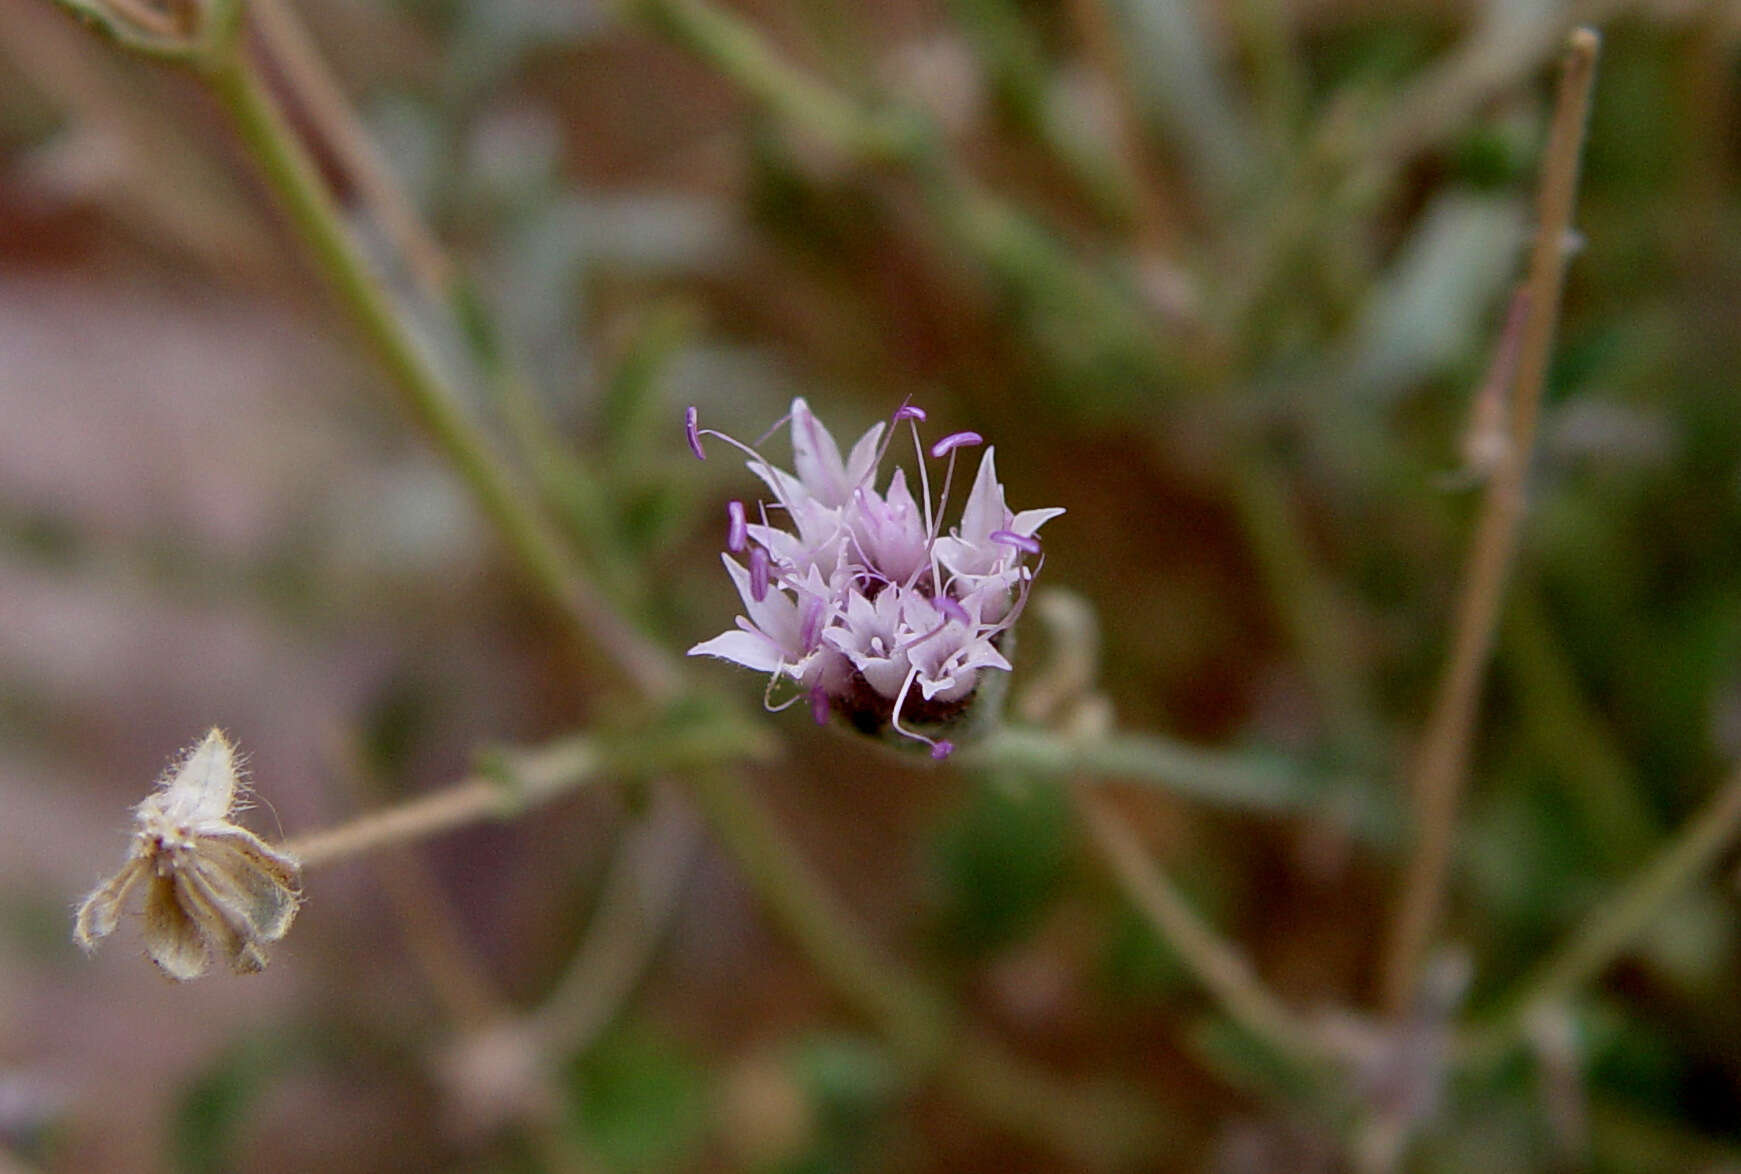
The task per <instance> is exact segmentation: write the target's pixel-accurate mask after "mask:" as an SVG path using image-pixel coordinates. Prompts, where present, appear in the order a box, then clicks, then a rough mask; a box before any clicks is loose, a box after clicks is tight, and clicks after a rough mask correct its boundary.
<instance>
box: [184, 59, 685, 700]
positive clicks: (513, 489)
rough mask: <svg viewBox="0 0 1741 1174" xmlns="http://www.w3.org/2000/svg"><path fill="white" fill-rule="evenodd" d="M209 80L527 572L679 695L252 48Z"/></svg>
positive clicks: (655, 690)
mask: <svg viewBox="0 0 1741 1174" xmlns="http://www.w3.org/2000/svg"><path fill="white" fill-rule="evenodd" d="M209 80H210V83H211V86H212V89H213V92H214V93H216V94H217V96H218V98H219V99H220V100H221V101H222V103H223V104H224V106H225V108H226V109H227V110H228V112H229V114H230V116H231V117H232V118H233V119H234V121H235V124H236V128H237V130H238V131H239V132H240V133H241V136H242V138H243V140H244V141H245V142H246V144H247V145H248V147H249V149H250V150H251V151H252V152H253V154H254V157H255V159H256V160H257V161H258V162H259V164H260V167H261V169H262V170H263V171H264V172H265V177H266V180H267V183H268V184H269V185H270V187H271V188H272V190H273V191H274V193H275V194H276V195H277V196H278V198H279V199H280V200H281V201H282V203H283V205H284V209H285V211H286V212H287V213H288V215H289V216H290V219H291V221H292V223H293V224H294V225H295V227H296V230H297V232H298V234H299V235H300V236H301V237H302V239H303V242H304V243H305V244H306V245H307V246H308V248H309V250H310V251H311V252H312V253H313V254H314V257H315V259H316V261H317V262H318V263H319V265H320V268H321V270H322V271H323V272H324V273H325V275H326V277H327V278H328V280H329V281H330V282H331V283H332V286H333V289H334V291H335V292H336V293H337V294H338V296H339V298H340V300H341V301H342V302H343V303H344V304H345V307H346V309H347V310H348V311H349V312H350V315H351V317H352V319H353V320H355V322H356V323H357V324H358V325H359V326H360V327H361V328H362V330H363V333H364V335H365V336H366V337H367V339H368V341H369V343H370V344H371V345H372V346H373V347H374V349H375V351H376V353H377V354H378V355H379V356H380V358H381V360H382V362H383V363H384V364H385V365H386V367H387V370H388V373H389V374H390V375H392V377H393V381H394V383H395V384H396V385H397V386H398V388H399V391H400V392H401V394H402V396H403V398H404V400H405V403H406V405H407V407H409V408H410V410H411V412H412V414H413V415H414V416H415V417H416V419H417V421H418V423H420V424H421V425H423V427H424V429H425V430H426V431H427V432H428V433H429V434H430V436H431V437H432V438H433V439H434V441H435V443H436V445H437V446H438V447H439V448H440V449H441V451H442V453H443V455H444V456H446V457H447V459H448V460H450V461H451V462H452V463H453V465H454V467H455V469H457V470H458V472H459V474H460V476H461V477H462V478H463V479H464V480H465V482H466V484H467V485H468V486H469V487H470V489H471V491H472V495H473V496H474V497H475V498H476V499H477V501H478V504H479V505H480V506H481V507H482V508H483V510H484V512H485V514H487V515H488V517H489V518H490V520H491V522H493V523H494V524H495V526H496V528H497V530H499V531H500V533H501V534H502V536H503V538H504V539H505V540H506V542H507V544H508V546H509V548H510V549H511V550H512V551H513V553H514V554H515V556H516V557H517V558H518V559H519V561H520V563H521V565H522V566H523V567H524V568H525V570H526V572H527V574H528V575H529V576H530V577H531V578H532V580H533V581H534V582H535V583H536V584H537V585H538V586H539V588H541V589H542V590H543V591H544V593H545V594H547V595H548V596H550V598H551V599H552V600H554V601H556V602H557V603H558V604H559V605H560V606H561V608H562V610H563V614H565V615H566V616H567V617H568V618H569V619H570V620H571V621H572V623H573V624H574V626H575V627H576V628H577V629H578V630H579V631H581V632H582V633H584V634H585V635H587V636H588V637H590V638H591V640H592V641H593V642H594V643H595V644H597V645H598V646H599V648H600V649H601V650H602V651H603V652H604V653H605V654H606V655H607V656H608V657H609V658H610V659H611V660H612V661H613V662H615V664H616V665H617V666H618V667H619V668H620V669H622V671H623V672H624V673H625V675H627V676H628V677H629V678H630V679H631V680H633V681H634V682H635V684H636V685H637V687H639V688H640V690H641V691H642V692H643V693H645V694H646V695H648V696H649V697H654V698H669V697H671V696H673V695H675V694H676V692H677V691H678V689H679V687H680V678H679V676H678V673H677V670H676V668H675V666H674V665H673V664H672V663H671V660H670V657H669V655H668V654H667V653H666V652H665V651H664V650H663V649H661V648H659V647H658V646H657V645H655V644H653V643H652V642H651V641H649V640H647V639H646V637H644V636H642V635H641V634H640V633H639V632H637V631H635V630H634V629H632V628H630V627H629V626H628V625H626V624H625V623H623V622H622V620H621V619H620V618H619V617H618V616H616V615H615V614H614V613H613V612H612V611H611V609H610V608H609V607H608V606H607V605H606V604H605V603H604V601H602V600H601V599H600V598H599V597H598V595H597V593H596V591H595V590H594V589H593V587H592V585H591V584H590V582H588V580H587V579H586V578H585V576H584V575H583V574H582V572H581V568H580V566H579V565H578V564H577V562H576V561H575V559H574V558H573V557H572V555H570V554H569V552H568V550H567V548H566V547H564V546H563V544H562V542H561V541H560V539H559V538H558V537H557V536H556V535H555V533H554V532H553V530H552V528H551V527H550V525H549V523H548V522H547V521H546V519H545V518H544V517H543V516H542V515H541V514H540V513H538V512H537V511H536V510H535V509H533V508H531V507H530V506H529V505H528V504H527V503H528V501H530V500H531V498H530V495H529V494H528V492H527V491H526V490H525V488H524V487H522V486H521V485H520V483H519V480H518V478H517V477H516V476H515V474H514V473H513V471H512V469H511V468H510V467H509V466H508V464H507V463H506V461H504V460H503V459H502V458H501V457H500V456H499V455H498V454H497V452H496V450H495V446H494V445H493V444H492V443H491V441H490V439H489V437H488V436H486V435H485V434H484V433H483V432H482V431H481V430H480V429H479V428H478V427H477V426H476V424H475V423H474V422H473V421H472V420H471V419H470V417H469V416H468V415H467V412H466V410H465V409H464V408H463V407H462V406H461V400H460V396H459V393H458V391H457V389H455V388H454V387H452V386H451V385H450V384H449V382H448V380H447V379H446V378H445V376H444V375H443V374H442V372H441V371H440V369H439V368H438V367H437V366H436V364H435V361H434V359H433V358H432V357H431V356H430V355H429V353H428V352H427V351H426V350H425V349H424V348H423V347H422V346H420V345H419V343H418V342H417V340H416V338H415V336H414V335H413V333H412V332H411V330H410V329H409V327H408V326H407V325H406V323H405V322H404V321H403V320H402V319H401V318H400V316H399V315H398V314H397V313H395V311H394V307H393V305H392V303H391V301H390V299H389V298H388V296H387V294H386V292H385V290H384V289H383V288H382V285H381V283H380V281H379V279H378V275H377V274H376V273H374V272H373V271H371V270H370V269H369V267H368V266H367V264H366V263H365V262H364V261H363V259H362V256H361V253H360V252H359V250H358V249H357V248H356V247H355V246H354V244H353V242H352V241H351V240H350V239H349V237H348V234H347V232H346V230H345V227H344V224H343V222H342V220H341V218H340V215H339V211H338V209H337V207H336V206H335V205H334V203H333V198H332V194H331V193H330V192H329V191H328V190H327V188H326V186H325V185H324V184H323V183H322V181H321V179H320V176H319V173H318V172H317V171H316V169H315V167H314V164H313V162H312V160H310V159H309V157H308V154H307V152H306V150H304V148H303V147H302V145H301V144H300V143H299V142H298V141H297V139H296V136H295V133H294V131H293V130H292V129H291V128H290V126H289V125H288V124H287V123H286V121H285V118H284V115H283V112H282V111H281V110H279V109H278V106H277V104H276V102H275V101H274V99H273V97H272V95H271V94H270V92H269V91H268V90H267V88H266V85H265V83H264V81H263V80H262V79H261V77H260V75H259V71H258V68H257V67H256V66H255V64H254V62H253V60H252V59H251V58H250V57H249V55H248V54H247V53H246V52H243V51H237V52H233V53H232V54H230V57H229V60H228V61H227V62H226V63H225V64H223V65H221V66H219V67H216V68H214V69H213V70H212V71H211V73H210V75H209Z"/></svg>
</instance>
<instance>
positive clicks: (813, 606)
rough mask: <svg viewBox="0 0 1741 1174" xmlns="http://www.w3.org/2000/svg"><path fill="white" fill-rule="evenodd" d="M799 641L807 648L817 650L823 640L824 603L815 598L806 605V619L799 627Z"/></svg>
mask: <svg viewBox="0 0 1741 1174" xmlns="http://www.w3.org/2000/svg"><path fill="white" fill-rule="evenodd" d="M798 640H799V642H800V643H802V644H803V645H804V647H805V648H807V649H809V648H815V647H816V645H817V644H818V643H820V642H821V640H822V601H821V600H820V599H817V598H815V597H814V596H812V597H811V599H810V600H809V601H808V602H806V603H805V604H804V618H803V620H802V621H801V622H800V623H799V625H798Z"/></svg>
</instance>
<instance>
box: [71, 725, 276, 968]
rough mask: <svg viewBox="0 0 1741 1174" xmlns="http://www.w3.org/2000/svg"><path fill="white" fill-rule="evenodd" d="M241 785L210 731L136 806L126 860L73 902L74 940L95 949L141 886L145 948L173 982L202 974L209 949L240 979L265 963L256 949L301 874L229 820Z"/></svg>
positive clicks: (226, 751)
mask: <svg viewBox="0 0 1741 1174" xmlns="http://www.w3.org/2000/svg"><path fill="white" fill-rule="evenodd" d="M240 788H241V781H240V778H239V775H238V769H237V764H236V752H235V749H234V748H233V747H232V746H231V745H230V743H229V742H228V741H227V740H226V739H225V738H224V735H223V734H222V733H221V732H220V731H218V730H213V731H211V732H210V733H209V734H207V735H206V736H205V738H203V739H202V740H201V741H200V742H199V744H198V745H196V746H194V747H193V748H192V749H190V750H189V751H188V752H187V753H186V754H184V755H183V756H182V757H181V759H180V760H179V761H178V762H177V763H176V764H175V765H174V766H173V767H171V768H170V769H169V771H167V772H166V773H165V774H164V776H163V778H162V779H160V780H159V782H158V789H157V790H156V791H153V792H152V793H151V794H150V795H147V796H146V797H145V799H144V800H143V801H142V802H141V803H140V804H139V806H138V807H136V808H135V809H134V815H135V823H136V825H137V830H136V831H135V832H134V834H133V846H132V849H131V850H130V851H129V852H128V855H127V862H126V863H125V864H123V865H122V866H121V871H119V872H117V873H116V874H115V875H114V876H112V877H110V878H109V879H108V880H106V881H104V882H103V883H102V884H101V885H98V886H97V888H96V889H95V890H94V891H93V892H92V893H91V895H90V896H88V897H86V898H85V900H84V903H83V904H82V905H80V906H79V911H78V916H77V918H76V920H75V921H74V924H73V940H75V941H76V942H78V944H79V945H80V946H82V947H84V948H85V950H87V951H90V950H95V949H96V948H97V946H98V944H99V943H101V942H102V940H103V939H104V938H106V937H108V936H109V935H110V934H111V933H113V932H114V930H115V926H116V925H117V924H118V923H119V921H120V918H121V912H122V909H123V908H124V907H125V905H126V902H127V898H128V896H129V895H131V893H132V892H133V890H134V889H135V888H137V887H138V886H139V885H140V884H141V883H143V884H144V885H145V905H144V913H145V952H146V953H147V954H148V955H149V956H150V957H151V960H152V961H153V962H155V963H157V965H158V966H160V967H162V968H163V971H164V973H166V974H168V975H169V976H170V977H171V978H176V979H181V980H184V981H185V980H187V979H190V978H198V977H199V976H200V975H201V974H204V973H205V970H206V966H207V965H208V964H209V962H210V960H211V952H212V950H213V949H214V948H215V949H216V950H217V951H218V952H219V953H221V954H222V955H223V956H224V958H225V960H226V961H228V962H229V964H230V967H231V969H233V970H235V971H236V972H237V973H238V974H246V973H252V972H254V971H257V970H259V969H261V968H262V967H264V966H265V965H266V954H265V951H264V950H263V949H262V944H263V943H265V942H275V941H277V940H278V939H279V938H281V937H283V936H284V934H285V931H287V930H288V929H289V928H290V922H291V919H292V918H294V917H295V916H296V908H297V904H298V903H299V901H300V900H301V893H300V891H299V884H298V881H299V869H298V866H297V863H296V861H295V860H294V859H292V858H291V857H290V856H288V855H286V854H284V853H283V852H280V851H278V850H277V849H275V848H271V847H269V846H268V845H267V844H266V843H264V842H263V841H262V840H261V839H260V837H258V836H256V835H255V834H254V833H253V832H250V831H248V830H247V829H245V828H242V827H239V826H237V825H236V824H235V823H232V822H231V816H232V815H233V814H234V813H235V810H236V807H237V792H238V791H239V790H240Z"/></svg>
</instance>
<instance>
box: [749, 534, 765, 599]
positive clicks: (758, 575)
mask: <svg viewBox="0 0 1741 1174" xmlns="http://www.w3.org/2000/svg"><path fill="white" fill-rule="evenodd" d="M767 597H768V552H767V551H765V550H763V549H762V548H761V547H759V546H754V547H751V548H750V598H751V599H753V600H755V601H756V602H757V603H760V602H762V600H764V599H766V598H767Z"/></svg>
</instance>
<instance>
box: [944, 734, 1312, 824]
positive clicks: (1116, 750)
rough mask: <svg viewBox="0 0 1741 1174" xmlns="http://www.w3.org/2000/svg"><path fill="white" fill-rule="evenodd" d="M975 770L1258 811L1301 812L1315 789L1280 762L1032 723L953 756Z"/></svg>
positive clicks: (1150, 738)
mask: <svg viewBox="0 0 1741 1174" xmlns="http://www.w3.org/2000/svg"><path fill="white" fill-rule="evenodd" d="M955 761H956V762H957V763H958V764H959V765H960V766H963V767H967V768H969V769H973V770H998V769H1014V770H1019V771H1021V772H1023V773H1025V774H1033V775H1042V776H1045V777H1047V778H1055V779H1064V778H1074V777H1078V776H1087V777H1093V778H1105V779H1109V780H1118V781H1126V782H1133V783H1144V784H1149V785H1152V786H1156V787H1159V788H1162V789H1164V790H1166V791H1168V792H1170V793H1174V794H1178V795H1182V796H1186V797H1189V798H1192V799H1201V800H1205V801H1207V802H1210V803H1215V804H1219V805H1223V806H1228V807H1239V808H1245V809H1248V810H1256V811H1276V812H1282V811H1298V810H1300V809H1301V808H1302V807H1305V806H1306V805H1307V804H1308V803H1310V802H1311V801H1312V800H1313V799H1314V798H1315V797H1316V795H1317V792H1316V791H1315V790H1314V789H1312V788H1310V787H1308V786H1307V785H1306V784H1305V780H1303V779H1301V778H1300V777H1299V776H1298V775H1297V774H1295V773H1294V772H1292V771H1290V770H1288V769H1287V768H1286V767H1284V766H1282V765H1281V764H1280V763H1279V762H1275V761H1269V760H1263V759H1255V758H1253V759H1249V760H1242V759H1241V758H1240V757H1239V756H1238V755H1234V754H1216V753H1214V752H1212V751H1208V750H1200V749H1197V748H1195V747H1192V746H1186V745H1183V744H1181V743H1178V742H1172V741H1169V740H1168V739H1166V738H1160V737H1156V736H1153V735H1148V734H1107V735H1104V736H1096V737H1093V738H1080V739H1078V738H1069V737H1066V736H1064V735H1062V734H1055V733H1052V732H1050V731H1047V730H1042V729H1037V728H1034V727H1029V726H1001V727H999V728H998V729H997V730H995V731H994V732H992V733H990V734H988V735H986V737H985V738H984V739H983V740H981V741H979V742H976V743H974V744H972V745H971V746H966V747H963V748H962V749H961V750H959V751H957V752H956V755H955Z"/></svg>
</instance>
